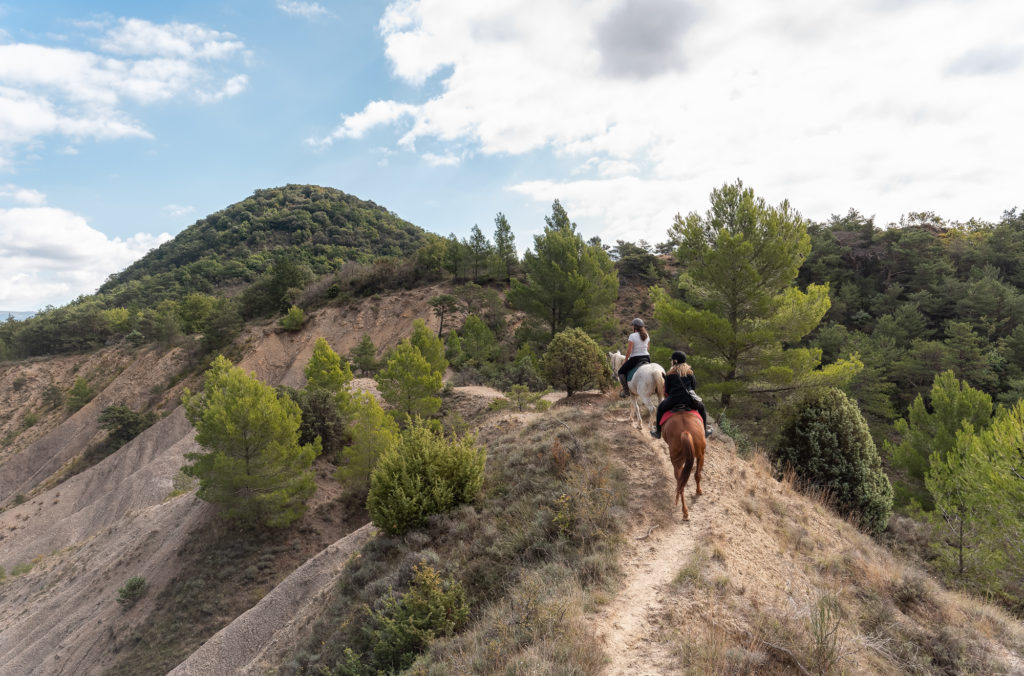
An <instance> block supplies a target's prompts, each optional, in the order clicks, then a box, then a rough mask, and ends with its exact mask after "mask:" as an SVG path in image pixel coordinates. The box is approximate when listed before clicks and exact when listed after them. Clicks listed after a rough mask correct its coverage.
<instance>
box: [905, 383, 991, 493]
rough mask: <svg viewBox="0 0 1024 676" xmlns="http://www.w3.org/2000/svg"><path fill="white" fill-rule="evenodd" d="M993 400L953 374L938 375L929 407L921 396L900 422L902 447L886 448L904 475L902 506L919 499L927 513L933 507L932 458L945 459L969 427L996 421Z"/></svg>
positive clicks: (977, 427)
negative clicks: (929, 475) (929, 480)
mask: <svg viewBox="0 0 1024 676" xmlns="http://www.w3.org/2000/svg"><path fill="white" fill-rule="evenodd" d="M992 410H993V409H992V398H991V397H990V396H989V395H987V394H986V393H984V392H982V391H981V390H976V389H974V388H973V387H971V386H970V385H968V384H967V383H965V382H961V381H959V380H957V377H956V374H954V373H953V372H952V371H944V372H942V373H937V374H936V375H935V378H934V380H933V381H932V388H931V392H930V394H929V397H928V403H927V405H926V404H925V399H924V397H922V396H921V395H917V398H916V399H914V403H913V404H911V406H910V409H909V410H908V411H907V417H906V418H904V419H901V420H897V421H896V432H897V434H899V435H900V443H899V444H897V445H895V446H892V445H890V444H887V445H886V448H887V450H888V453H889V455H890V457H891V458H892V464H893V465H894V466H895V467H896V468H898V469H900V470H902V471H903V472H904V477H905V479H904V484H903V485H902V487H900V488H901V493H905V494H906V495H905V496H904V497H902V500H901V502H904V503H905V502H907V501H908V499H909V498H914V499H917V500H918V501H920V502H921V503H922V505H923V506H924V507H925V509H927V510H929V511H930V510H931V509H932V507H933V505H932V502H931V499H930V496H929V494H928V493H927V492H926V491H925V490H924V489H925V484H924V477H925V474H926V473H927V471H928V468H929V466H930V463H931V460H930V459H931V458H932V457H933V456H934V457H938V458H939V459H943V458H945V455H946V453H948V452H949V451H950V450H951V449H953V447H954V446H955V444H956V435H957V432H958V431H959V430H960V429H961V428H962V427H963V426H964V425H965V424H967V425H970V426H971V428H972V429H975V430H981V429H984V428H985V427H987V426H988V425H989V422H990V421H991V419H992Z"/></svg>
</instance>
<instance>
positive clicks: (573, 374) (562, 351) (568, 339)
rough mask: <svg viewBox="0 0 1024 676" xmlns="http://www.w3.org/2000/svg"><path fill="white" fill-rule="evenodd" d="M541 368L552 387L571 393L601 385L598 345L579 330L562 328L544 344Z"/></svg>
mask: <svg viewBox="0 0 1024 676" xmlns="http://www.w3.org/2000/svg"><path fill="white" fill-rule="evenodd" d="M543 368H544V376H545V377H546V378H547V380H548V382H549V383H550V384H551V385H552V386H554V387H556V388H558V389H562V390H565V393H566V394H567V395H568V396H572V395H573V394H574V393H576V392H579V391H580V390H586V389H589V388H591V387H600V386H601V384H602V382H603V381H604V375H605V359H604V355H603V354H602V353H601V348H600V347H598V345H597V343H595V342H594V339H593V338H591V337H590V336H588V335H587V333H586V332H585V331H584V330H583V329H579V328H573V329H566V330H565V331H562V332H561V333H559V334H558V335H556V336H555V337H554V338H553V339H552V340H551V343H550V344H549V345H548V349H547V352H546V353H545V354H544V359H543Z"/></svg>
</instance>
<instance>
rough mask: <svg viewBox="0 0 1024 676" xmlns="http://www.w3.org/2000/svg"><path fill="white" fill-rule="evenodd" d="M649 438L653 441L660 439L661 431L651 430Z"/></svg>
mask: <svg viewBox="0 0 1024 676" xmlns="http://www.w3.org/2000/svg"><path fill="white" fill-rule="evenodd" d="M651 436H652V437H654V438H655V439H661V430H651Z"/></svg>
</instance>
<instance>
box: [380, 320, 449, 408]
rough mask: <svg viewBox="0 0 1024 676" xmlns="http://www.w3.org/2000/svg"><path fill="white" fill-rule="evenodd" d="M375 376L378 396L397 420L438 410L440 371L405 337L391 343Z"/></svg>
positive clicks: (439, 406) (439, 401)
mask: <svg viewBox="0 0 1024 676" xmlns="http://www.w3.org/2000/svg"><path fill="white" fill-rule="evenodd" d="M430 335H431V336H432V337H433V334H432V333H431V334H430ZM435 339H436V338H435ZM376 380H377V385H378V387H379V388H380V393H381V396H382V397H384V401H386V402H388V403H389V404H391V405H392V406H393V407H394V411H393V412H392V415H394V416H395V418H396V419H397V420H398V421H399V422H403V423H404V422H406V421H408V419H409V418H410V417H411V416H420V417H424V418H427V417H430V416H432V415H434V414H435V413H437V412H438V411H439V410H441V398H440V397H438V396H437V394H438V392H440V391H441V374H440V373H439V372H437V371H436V370H435V369H434V368H433V367H432V366H431V365H430V362H428V361H427V360H426V359H425V358H424V357H423V355H422V354H421V353H420V351H419V350H418V349H417V348H416V347H415V346H413V344H412V343H411V342H410V341H409V340H408V339H406V340H403V341H402V342H401V343H399V344H398V346H397V347H395V349H394V351H393V352H392V353H391V359H390V360H389V361H388V364H387V366H385V367H384V369H383V370H381V371H380V372H379V373H378V374H377V375H376Z"/></svg>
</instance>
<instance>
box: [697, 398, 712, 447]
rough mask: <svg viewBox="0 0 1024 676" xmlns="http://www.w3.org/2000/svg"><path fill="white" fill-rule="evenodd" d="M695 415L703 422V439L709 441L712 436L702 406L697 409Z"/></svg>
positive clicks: (705, 411)
mask: <svg viewBox="0 0 1024 676" xmlns="http://www.w3.org/2000/svg"><path fill="white" fill-rule="evenodd" d="M697 413H700V417H701V420H703V421H704V438H705V439H710V438H711V434H712V429H711V425H709V424H708V412H707V410H705V408H704V404H701V405H700V408H698V409H697Z"/></svg>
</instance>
